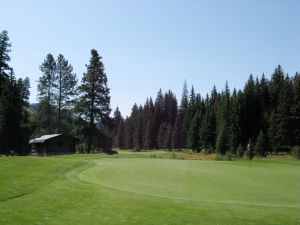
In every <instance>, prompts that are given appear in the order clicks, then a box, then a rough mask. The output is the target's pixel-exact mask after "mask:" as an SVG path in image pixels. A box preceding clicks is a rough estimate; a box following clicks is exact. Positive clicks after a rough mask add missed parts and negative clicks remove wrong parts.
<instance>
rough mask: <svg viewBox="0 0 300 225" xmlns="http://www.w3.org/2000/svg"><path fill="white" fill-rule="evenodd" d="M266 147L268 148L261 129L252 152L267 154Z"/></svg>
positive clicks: (259, 154) (264, 155) (260, 154)
mask: <svg viewBox="0 0 300 225" xmlns="http://www.w3.org/2000/svg"><path fill="white" fill-rule="evenodd" d="M267 148H268V145H267V139H266V137H265V134H264V132H263V131H262V130H261V131H260V132H259V135H258V137H257V139H256V144H255V147H254V154H255V155H257V156H263V157H266V156H267Z"/></svg>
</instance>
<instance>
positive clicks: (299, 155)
mask: <svg viewBox="0 0 300 225" xmlns="http://www.w3.org/2000/svg"><path fill="white" fill-rule="evenodd" d="M291 154H292V156H293V157H294V158H295V159H298V160H300V147H299V146H294V147H292V151H291Z"/></svg>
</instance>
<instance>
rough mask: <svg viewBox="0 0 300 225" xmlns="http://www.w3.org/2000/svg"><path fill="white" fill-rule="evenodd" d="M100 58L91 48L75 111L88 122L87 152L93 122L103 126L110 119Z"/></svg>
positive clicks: (107, 92)
mask: <svg viewBox="0 0 300 225" xmlns="http://www.w3.org/2000/svg"><path fill="white" fill-rule="evenodd" d="M101 59H102V58H101V56H99V54H98V52H97V51H96V50H95V49H92V50H91V58H90V63H89V65H88V66H87V72H86V73H84V74H83V78H82V84H81V85H80V87H79V91H80V97H79V99H78V105H77V111H78V112H80V113H81V114H80V115H81V116H82V117H83V118H84V119H85V120H86V121H88V123H89V132H88V138H87V145H88V149H87V152H88V153H90V152H91V149H92V138H93V133H94V132H95V122H98V124H99V125H102V126H103V125H106V124H107V123H108V121H109V120H110V117H109V114H110V112H111V109H110V96H109V88H108V87H107V77H106V74H105V72H104V65H103V63H102V61H101Z"/></svg>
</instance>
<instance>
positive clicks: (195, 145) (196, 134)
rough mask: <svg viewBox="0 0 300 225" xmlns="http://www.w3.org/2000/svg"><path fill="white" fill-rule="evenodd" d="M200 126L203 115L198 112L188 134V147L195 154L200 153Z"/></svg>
mask: <svg viewBox="0 0 300 225" xmlns="http://www.w3.org/2000/svg"><path fill="white" fill-rule="evenodd" d="M200 126H201V115H200V112H199V111H197V112H196V114H195V116H194V118H193V120H192V123H191V124H190V128H189V132H188V147H189V148H190V149H192V150H193V151H194V152H198V151H199V150H200Z"/></svg>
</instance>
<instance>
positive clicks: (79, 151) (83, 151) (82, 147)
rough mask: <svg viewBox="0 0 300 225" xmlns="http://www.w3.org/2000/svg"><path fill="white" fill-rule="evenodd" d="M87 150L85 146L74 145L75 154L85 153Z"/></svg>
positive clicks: (82, 144)
mask: <svg viewBox="0 0 300 225" xmlns="http://www.w3.org/2000/svg"><path fill="white" fill-rule="evenodd" d="M87 150H88V148H87V145H86V144H84V143H81V144H78V145H76V152H77V153H86V152H87Z"/></svg>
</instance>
